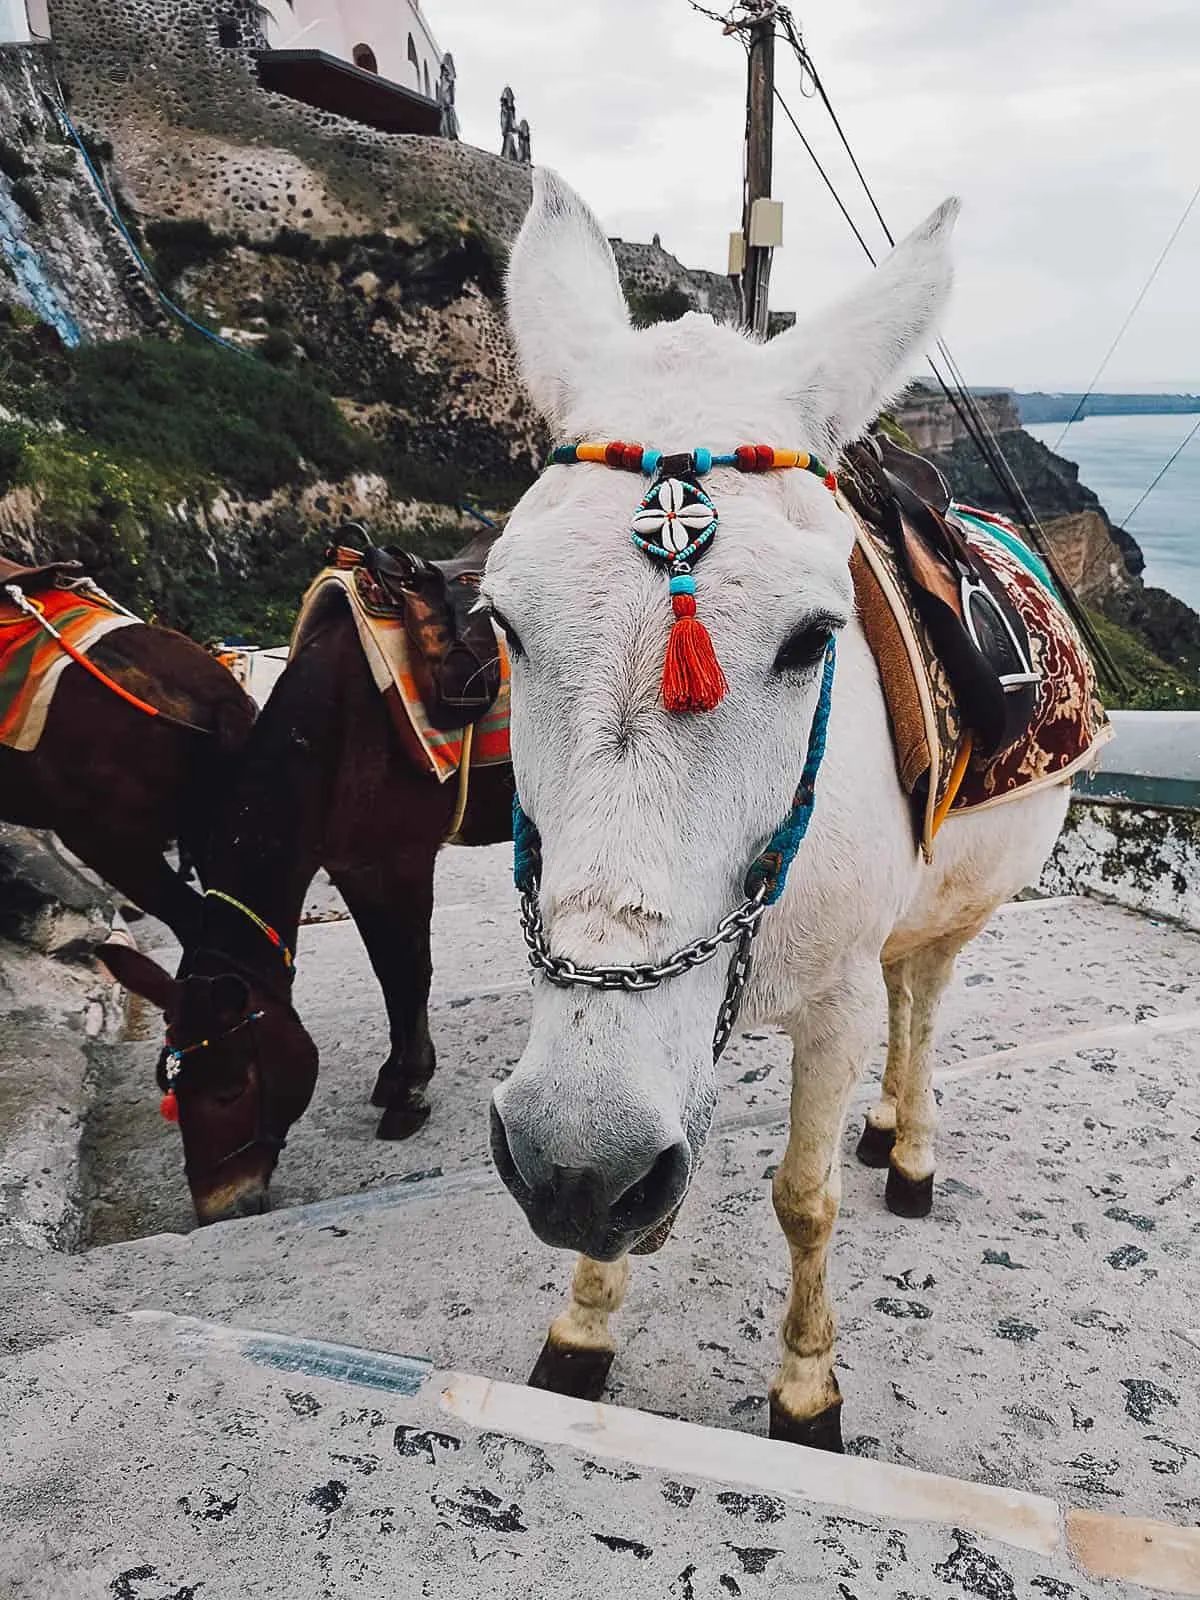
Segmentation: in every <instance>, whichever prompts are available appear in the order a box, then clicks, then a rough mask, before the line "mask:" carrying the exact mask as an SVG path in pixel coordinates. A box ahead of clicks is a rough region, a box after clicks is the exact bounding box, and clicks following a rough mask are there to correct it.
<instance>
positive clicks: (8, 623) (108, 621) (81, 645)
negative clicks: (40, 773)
mask: <svg viewBox="0 0 1200 1600" xmlns="http://www.w3.org/2000/svg"><path fill="white" fill-rule="evenodd" d="M26 598H27V599H28V600H29V601H30V603H31V604H32V605H35V606H37V608H38V610H39V611H41V613H42V615H43V616H44V617H45V618H46V620H47V621H48V622H52V623H53V624H54V626H55V627H56V628H57V629H58V631H59V633H61V634H62V636H63V638H64V639H66V641H67V642H68V644H70V645H72V646H73V648H74V649H76V650H78V651H80V652H81V653H82V654H84V655H86V654H87V652H88V651H89V650H90V649H91V648H92V646H93V645H95V644H96V643H97V642H98V641H99V640H100V639H103V638H104V636H105V635H106V634H109V633H112V632H114V631H115V630H116V629H117V628H129V627H133V626H136V625H137V618H136V617H129V616H125V615H123V614H122V613H121V612H119V611H117V610H115V609H114V608H113V607H112V606H111V605H109V604H107V603H106V602H105V601H104V600H102V599H101V598H100V597H99V596H98V595H97V594H96V593H95V592H94V591H93V590H92V589H91V588H90V586H89V585H88V582H87V580H86V579H81V580H78V581H71V580H68V581H67V582H65V583H62V584H60V586H59V587H57V588H52V589H44V590H42V591H40V592H39V593H37V594H34V595H29V596H27V597H26ZM71 665H72V661H71V658H70V656H69V655H68V654H67V653H66V651H65V650H64V649H63V648H62V646H61V645H59V644H57V643H56V642H55V640H54V639H52V638H51V637H50V635H49V634H48V633H47V632H46V631H45V630H44V629H43V628H40V627H39V626H38V624H37V623H36V622H35V621H34V619H33V618H32V617H28V616H25V615H24V613H23V612H21V611H20V610H19V609H18V607H17V606H16V605H14V603H13V602H12V600H10V599H9V597H8V595H6V594H5V593H4V591H3V589H0V744H2V745H7V746H8V747H9V749H11V750H24V751H30V750H36V749H37V746H38V742H39V740H40V739H41V737H42V732H43V730H44V729H45V726H46V718H47V716H48V715H49V712H50V706H51V704H52V702H53V700H54V692H55V690H56V689H57V688H58V685H59V681H60V679H61V678H62V675H63V673H64V671H65V670H66V669H67V667H69V666H71Z"/></svg>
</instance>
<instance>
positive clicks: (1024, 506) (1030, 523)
mask: <svg viewBox="0 0 1200 1600" xmlns="http://www.w3.org/2000/svg"><path fill="white" fill-rule="evenodd" d="M776 14H777V16H778V18H779V20H780V21H781V22H782V24H783V27H784V31H785V36H786V38H787V40H788V43H790V45H791V46H792V50H793V52H794V53H795V55H796V59H797V61H798V62H799V64H800V69H801V72H802V73H803V74H806V75H807V76H808V78H809V79H810V80H811V82H812V84H813V87H814V90H815V92H816V93H817V95H818V96H819V97H820V99H821V103H822V104H823V105H824V107H825V109H826V110H827V111H828V113H829V116H830V119H831V120H832V122H833V125H834V128H835V129H836V130H837V135H838V138H839V140H840V141H841V144H842V148H843V149H844V151H845V152H846V155H847V157H848V158H849V160H850V164H851V166H852V167H853V168H854V172H855V176H856V177H857V178H858V181H859V183H860V184H861V186H862V190H863V193H864V194H865V195H866V197H867V200H868V201H869V202H870V205H871V209H872V211H873V212H874V213H875V216H876V218H877V219H878V222H879V225H880V227H881V228H882V229H883V233H884V235H885V237H886V239H887V241H888V243H889V244H890V245H894V244H895V242H896V241H895V238H894V236H893V234H892V231H891V229H890V228H889V227H888V225H887V222H886V220H885V218H884V215H883V212H882V211H881V209H880V207H879V203H878V201H877V200H876V199H875V195H874V192H873V191H872V189H871V186H870V184H869V183H868V182H867V177H866V174H865V173H864V172H863V170H862V167H861V166H860V165H859V163H858V159H857V157H856V156H855V154H854V151H853V149H852V148H851V146H850V141H849V139H848V138H847V137H846V132H845V129H844V128H843V127H842V124H841V121H840V119H839V118H838V115H837V112H836V111H835V110H834V108H833V104H832V102H831V100H830V98H829V95H828V94H827V93H826V90H825V86H824V84H823V83H822V82H821V78H820V74H819V73H818V72H817V69H816V66H815V64H814V62H813V59H812V57H811V56H810V55H809V53H808V50H807V47H806V46H805V44H804V41H803V39H802V37H801V36H800V33H799V31H798V29H797V28H796V24H795V21H794V19H793V18H792V15H791V13H790V12H789V11H788V10H787V8H786V7H784V6H780V7H779V8H778V11H777V13H776ZM777 93H778V91H777ZM782 103H783V102H782V99H781V104H782ZM784 110H785V112H786V114H787V117H788V121H789V122H791V124H792V126H793V127H794V128H796V131H797V133H800V129H799V127H798V126H797V124H796V119H795V118H794V117H793V116H792V114H791V112H790V111H788V110H787V107H786V105H785V106H784ZM800 137H801V140H802V141H803V143H804V147H805V149H806V150H807V151H808V153H809V155H810V157H812V160H813V162H814V164H815V165H816V167H817V170H818V172H820V174H821V176H822V178H823V179H824V180H825V184H826V187H827V188H829V189H830V192H831V193H833V196H834V199H835V201H836V202H837V205H838V209H839V210H840V211H841V213H842V215H843V216H844V217H845V218H846V220H847V222H849V224H850V227H851V229H852V230H853V232H854V236H855V238H856V239H857V240H858V242H859V244H860V245H861V246H862V249H863V252H864V254H865V255H866V257H867V259H868V260H869V261H870V262H871V264H872V265H874V264H875V257H874V255H873V254H872V252H871V250H870V248H869V247H868V245H867V244H866V241H865V240H864V239H863V236H862V234H861V232H860V231H859V229H858V228H857V226H856V225H855V224H854V222H853V220H852V219H851V217H850V214H849V211H848V210H847V208H846V206H845V205H844V203H843V202H842V199H841V197H840V195H838V194H837V193H836V192H835V191H834V188H833V185H832V183H831V182H830V179H829V177H828V176H827V174H826V173H825V170H824V168H823V167H822V166H821V164H820V162H819V161H817V158H816V156H815V155H814V154H813V151H812V147H811V145H810V144H809V142H808V140H807V139H805V138H804V135H803V134H802V133H801V134H800ZM937 348H938V352H939V354H940V355H941V356H942V358H943V360H944V361H945V363H946V366H947V368H948V370H949V372H950V375H951V377H952V379H953V380H954V389H951V386H950V384H949V383H948V382H947V381H946V379H945V378H944V377H943V375H942V373H941V371H940V369H939V367H938V365H937V363H936V362H935V361H934V360H933V358H932V357H929V358H928V359H929V366H930V368H931V370H932V372H933V375H934V377H935V378H936V379H937V382H938V384H939V386H940V388H941V390H942V392H943V394H944V395H945V396H946V398H947V400H949V402H950V404H951V405H952V406H953V408H954V411H955V413H956V414H957V416H958V418H959V420H960V422H961V423H962V425H963V427H964V429H965V431H966V434H967V437H968V438H969V439H970V440H971V442H972V443H973V444H974V446H975V448H976V449H977V450H978V452H979V454H980V456H981V458H982V460H983V462H984V464H985V466H986V467H987V468H988V470H989V472H990V473H991V475H992V477H993V478H994V479H995V481H996V484H997V487H998V488H999V489H1000V491H1001V493H1002V494H1003V495H1004V498H1005V499H1006V500H1007V501H1008V503H1009V505H1010V506H1011V507H1012V510H1013V511H1014V513H1015V514H1016V517H1017V520H1018V522H1020V523H1022V524H1023V525H1024V527H1025V529H1026V531H1027V533H1028V534H1029V538H1030V542H1031V543H1032V545H1033V546H1034V548H1035V549H1036V550H1037V551H1038V553H1039V554H1040V555H1041V556H1042V557H1043V559H1044V560H1045V561H1046V564H1047V566H1048V567H1049V569H1050V571H1051V573H1052V575H1053V576H1054V579H1055V581H1056V583H1057V585H1058V587H1059V589H1060V590H1061V591H1062V596H1063V603H1064V604H1065V605H1066V607H1067V609H1068V611H1069V612H1070V614H1071V616H1072V618H1073V620H1074V621H1075V624H1076V626H1077V627H1078V628H1079V631H1080V633H1081V634H1082V635H1083V637H1084V638H1085V639H1086V640H1087V643H1088V645H1089V647H1090V649H1091V651H1092V654H1093V655H1094V656H1095V657H1096V659H1097V661H1099V662H1100V663H1101V665H1102V666H1103V667H1104V669H1105V672H1106V674H1107V675H1108V677H1109V679H1110V680H1111V681H1112V683H1113V684H1114V685H1115V686H1116V687H1117V688H1118V689H1121V690H1123V689H1124V680H1123V678H1122V675H1121V672H1120V670H1119V668H1118V667H1117V665H1116V662H1115V661H1114V660H1113V658H1112V655H1111V653H1110V652H1109V650H1108V649H1107V647H1106V646H1105V644H1104V642H1103V640H1102V639H1101V638H1100V636H1099V634H1098V633H1097V632H1096V629H1095V628H1094V626H1093V625H1092V621H1091V618H1090V617H1089V616H1088V615H1087V613H1086V611H1085V610H1084V608H1083V606H1082V605H1081V604H1080V602H1079V601H1078V600H1077V598H1076V596H1075V594H1074V591H1073V590H1072V588H1071V586H1070V584H1069V583H1068V582H1067V581H1066V578H1065V575H1064V574H1063V572H1062V570H1061V568H1060V567H1059V565H1058V562H1057V561H1056V559H1055V557H1054V553H1053V551H1052V550H1051V548H1050V541H1049V539H1048V538H1047V536H1046V532H1045V529H1044V528H1043V527H1042V525H1041V523H1040V522H1039V521H1038V518H1037V515H1036V513H1035V512H1034V510H1033V507H1032V506H1031V505H1030V503H1029V498H1028V496H1027V495H1026V493H1025V491H1024V488H1023V487H1022V485H1021V482H1020V479H1019V478H1018V477H1017V474H1016V473H1015V471H1014V470H1013V467H1012V463H1011V462H1010V461H1009V460H1008V457H1007V456H1006V455H1005V453H1004V451H1003V449H1002V448H1001V445H1000V442H999V440H998V439H997V438H996V435H995V434H994V433H993V431H992V429H991V427H990V426H989V424H988V421H987V418H986V417H985V416H984V415H983V412H982V410H981V409H980V407H979V405H978V404H977V402H976V400H975V397H974V396H973V395H972V394H971V392H970V389H969V388H968V387H967V384H966V382H965V380H964V378H963V375H962V373H961V371H960V370H959V368H958V364H957V362H956V361H955V360H954V358H953V356H952V355H951V354H950V349H949V346H948V345H947V344H946V342H945V340H942V339H939V340H938V345H937ZM955 391H957V392H955Z"/></svg>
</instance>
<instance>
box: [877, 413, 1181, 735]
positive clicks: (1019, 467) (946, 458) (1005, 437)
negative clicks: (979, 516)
mask: <svg viewBox="0 0 1200 1600" xmlns="http://www.w3.org/2000/svg"><path fill="white" fill-rule="evenodd" d="M974 398H975V401H976V404H977V405H978V407H979V410H980V412H981V413H982V415H983V418H984V420H985V421H986V423H987V426H988V428H989V429H990V431H991V432H992V434H994V436H995V438H996V441H997V443H998V444H999V446H1000V448H1001V450H1002V451H1003V453H1004V456H1005V458H1006V460H1007V461H1008V462H1009V464H1010V466H1011V467H1012V469H1013V471H1014V473H1015V474H1016V476H1017V479H1018V481H1019V482H1020V484H1021V486H1022V488H1023V489H1024V491H1025V494H1026V496H1027V498H1028V500H1029V503H1030V506H1031V507H1032V509H1033V512H1034V514H1035V516H1036V517H1037V519H1038V521H1039V523H1040V524H1041V526H1042V528H1043V530H1044V531H1045V534H1046V536H1047V538H1048V540H1049V542H1050V547H1051V549H1052V550H1053V552H1054V555H1055V557H1056V559H1057V561H1058V563H1059V565H1060V566H1061V568H1062V571H1063V574H1064V576H1065V577H1066V578H1067V580H1068V582H1070V584H1071V586H1072V588H1073V589H1074V590H1075V592H1076V594H1078V596H1079V597H1080V599H1081V600H1082V601H1083V602H1084V604H1085V605H1086V606H1087V607H1088V608H1089V610H1091V612H1092V613H1093V615H1094V616H1095V617H1097V618H1098V619H1099V626H1100V631H1101V633H1102V634H1103V635H1104V637H1105V639H1106V641H1107V642H1108V644H1109V647H1110V649H1111V650H1113V653H1114V654H1115V655H1116V656H1117V658H1118V665H1123V667H1124V670H1125V675H1126V677H1127V678H1128V679H1129V680H1130V692H1129V694H1128V697H1127V702H1126V703H1128V704H1129V705H1133V706H1144V707H1162V708H1168V707H1169V708H1171V709H1176V710H1178V709H1182V708H1191V707H1193V706H1195V707H1200V615H1197V613H1196V612H1194V611H1193V610H1191V608H1190V607H1189V606H1186V605H1185V604H1184V603H1183V601H1181V600H1178V599H1176V597H1175V596H1174V595H1172V594H1168V593H1167V591H1166V590H1165V589H1157V588H1152V587H1149V586H1148V585H1146V584H1145V583H1143V581H1142V578H1141V573H1142V571H1143V569H1144V568H1145V558H1144V556H1143V555H1142V552H1141V549H1140V547H1139V546H1138V544H1137V541H1136V540H1135V539H1134V538H1133V536H1132V535H1131V534H1129V533H1127V532H1126V531H1125V530H1124V529H1123V528H1119V527H1116V526H1115V525H1114V524H1113V523H1112V521H1111V520H1110V518H1109V516H1108V513H1107V511H1106V510H1105V508H1104V507H1103V506H1102V505H1101V504H1100V500H1099V498H1098V496H1097V495H1096V494H1095V493H1094V492H1093V491H1092V490H1091V489H1089V488H1088V487H1087V485H1086V484H1083V483H1080V481H1079V468H1078V467H1077V466H1076V464H1075V463H1074V462H1073V461H1068V460H1067V459H1066V458H1065V457H1063V456H1059V455H1055V453H1054V452H1053V451H1052V450H1051V449H1049V448H1048V447H1047V446H1046V445H1044V444H1042V443H1041V441H1040V440H1038V439H1035V438H1034V437H1033V436H1032V434H1029V433H1026V432H1025V430H1024V428H1023V427H1022V426H1021V416H1020V412H1019V410H1018V405H1017V396H1015V395H1014V394H1013V393H1012V392H1011V391H1009V390H1000V391H996V392H994V393H991V394H976V395H975V397H974ZM893 415H894V416H895V420H896V422H897V424H898V425H899V426H900V427H901V428H902V429H903V430H904V431H905V433H907V434H908V436H909V438H910V439H911V440H912V443H913V444H914V446H915V447H916V448H917V449H918V450H919V451H920V452H921V453H922V454H923V455H928V456H929V457H930V459H931V460H933V461H934V462H936V464H937V465H938V466H939V467H940V468H941V470H942V473H943V475H944V476H945V478H946V480H947V482H948V483H949V484H950V485H951V488H952V490H953V492H954V494H955V495H956V497H957V498H958V499H960V500H962V501H964V502H966V503H967V504H968V505H977V506H980V507H981V508H982V509H984V510H989V511H996V512H998V513H999V514H1000V515H1002V516H1006V517H1012V516H1013V508H1012V504H1011V502H1010V501H1009V499H1008V496H1007V495H1006V494H1005V493H1004V492H1003V490H1002V489H1001V488H1000V486H999V485H998V484H997V482H996V479H995V477H994V476H993V474H992V471H991V469H990V468H989V467H988V465H987V463H986V462H985V461H984V459H983V457H982V456H981V455H980V453H979V451H978V449H977V448H976V446H975V444H974V442H973V440H972V439H971V438H970V436H969V434H968V432H967V429H966V427H965V425H964V423H963V422H962V420H961V418H960V417H959V415H958V412H957V411H956V410H955V408H954V406H953V405H952V404H951V402H950V401H949V400H948V399H947V398H946V397H945V395H943V394H942V393H941V391H940V390H935V389H933V388H931V387H929V386H927V385H925V384H918V385H914V386H913V387H912V388H911V389H910V390H909V391H908V393H907V394H906V395H905V396H904V397H903V399H902V401H901V402H900V403H899V404H898V405H897V406H896V407H895V408H894V412H893Z"/></svg>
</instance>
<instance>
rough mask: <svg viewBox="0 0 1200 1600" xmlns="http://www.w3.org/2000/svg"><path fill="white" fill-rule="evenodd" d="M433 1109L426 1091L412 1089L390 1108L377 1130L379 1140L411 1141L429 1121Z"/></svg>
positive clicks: (376, 1135) (384, 1114) (380, 1120)
mask: <svg viewBox="0 0 1200 1600" xmlns="http://www.w3.org/2000/svg"><path fill="white" fill-rule="evenodd" d="M432 1109H433V1107H432V1106H431V1105H430V1104H429V1096H428V1095H427V1094H426V1093H425V1091H424V1089H410V1090H409V1091H408V1093H407V1094H406V1095H405V1096H404V1098H403V1099H402V1100H400V1101H398V1102H395V1103H393V1104H391V1105H389V1106H388V1108H387V1110H386V1111H385V1112H384V1113H383V1115H382V1116H381V1117H380V1119H379V1126H378V1127H377V1128H376V1129H375V1137H376V1138H377V1139H387V1140H390V1141H395V1140H398V1139H411V1138H412V1136H413V1134H414V1133H417V1132H419V1131H420V1129H422V1128H423V1127H424V1126H425V1124H426V1123H427V1122H428V1121H429V1113H430V1111H432Z"/></svg>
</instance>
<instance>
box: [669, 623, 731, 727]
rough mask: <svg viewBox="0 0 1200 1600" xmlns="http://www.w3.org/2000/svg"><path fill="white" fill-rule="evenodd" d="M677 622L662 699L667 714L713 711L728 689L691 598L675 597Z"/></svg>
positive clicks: (674, 626) (670, 647)
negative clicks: (673, 712) (668, 712)
mask: <svg viewBox="0 0 1200 1600" xmlns="http://www.w3.org/2000/svg"><path fill="white" fill-rule="evenodd" d="M671 604H672V606H673V608H674V611H675V622H674V625H673V627H672V628H671V632H670V635H669V637H668V639H667V659H666V661H665V662H664V663H663V680H662V697H663V705H664V706H666V708H667V710H668V711H676V712H692V711H712V710H713V708H714V707H715V706H718V705H720V703H721V701H722V700H723V699H724V698H725V693H726V690H727V689H728V688H729V685H728V683H726V681H725V674H724V673H723V672H722V671H721V663H720V662H719V661H718V660H717V653H716V651H715V650H714V649H713V642H712V639H711V637H710V636H709V632H708V629H707V628H706V627H705V626H704V624H703V623H702V622H701V621H700V619H699V618H698V617H697V615H696V602H695V600H693V599H692V597H691V595H690V594H677V595H672V597H671Z"/></svg>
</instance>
